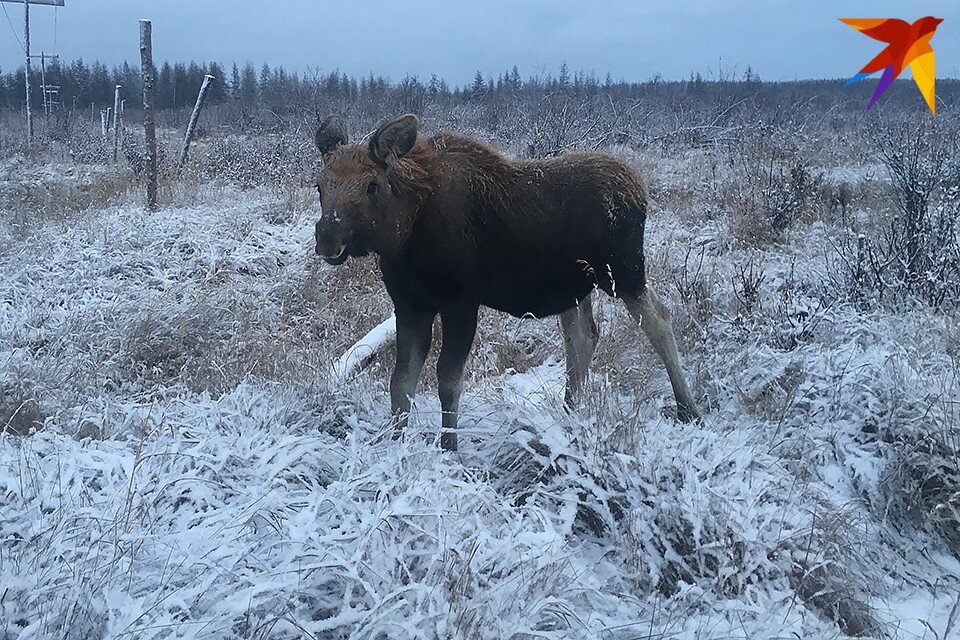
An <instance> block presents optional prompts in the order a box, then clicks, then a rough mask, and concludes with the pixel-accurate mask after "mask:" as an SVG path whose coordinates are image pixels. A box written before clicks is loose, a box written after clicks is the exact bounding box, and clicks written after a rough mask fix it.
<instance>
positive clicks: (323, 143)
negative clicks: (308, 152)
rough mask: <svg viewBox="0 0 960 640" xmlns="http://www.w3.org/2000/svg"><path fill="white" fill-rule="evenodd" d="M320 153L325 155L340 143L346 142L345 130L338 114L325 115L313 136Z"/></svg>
mask: <svg viewBox="0 0 960 640" xmlns="http://www.w3.org/2000/svg"><path fill="white" fill-rule="evenodd" d="M313 140H314V142H316V143H317V149H319V150H320V153H322V154H323V155H327V154H328V153H330V152H331V151H333V150H334V149H336V148H337V147H339V146H340V145H342V144H347V130H346V129H345V128H344V126H343V120H341V119H340V116H338V115H330V116H327V119H326V120H324V121H323V123H322V124H321V125H320V128H319V129H317V133H316V135H314V138H313Z"/></svg>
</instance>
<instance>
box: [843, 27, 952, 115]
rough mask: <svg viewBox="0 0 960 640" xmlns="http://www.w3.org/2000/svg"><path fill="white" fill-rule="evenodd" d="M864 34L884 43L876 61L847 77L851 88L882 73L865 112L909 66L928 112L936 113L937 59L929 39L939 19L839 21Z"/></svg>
mask: <svg viewBox="0 0 960 640" xmlns="http://www.w3.org/2000/svg"><path fill="white" fill-rule="evenodd" d="M840 21H841V22H843V23H844V24H848V25H850V26H851V27H853V28H854V29H856V30H857V31H860V32H862V33H863V34H864V35H867V36H870V37H871V38H873V39H874V40H879V41H880V42H885V43H887V47H886V48H885V49H884V50H883V51H881V52H880V53H879V54H878V55H877V57H876V58H874V59H873V60H871V61H870V62H868V63H867V66H865V67H864V68H863V69H860V72H859V73H858V74H857V75H855V76H853V77H852V78H850V80H848V81H847V84H846V85H844V86H848V87H849V86H850V85H852V84H854V83H856V82H859V81H860V80H863V79H864V78H866V77H867V76H869V75H872V74H874V73H876V72H878V71H883V75H882V76H880V84H878V85H877V90H876V91H874V92H873V97H872V98H870V104H868V105H867V109H869V108H870V107H872V106H873V105H875V104H876V103H877V100H879V99H880V96H882V95H883V93H884V92H885V91H886V90H887V89H889V88H890V85H892V84H893V81H894V80H896V79H897V78H898V77H899V76H900V74H901V73H903V70H904V69H906V68H907V65H909V66H910V72H911V73H912V74H913V81H914V82H916V83H917V87H919V88H920V93H922V94H923V99H924V100H926V101H927V106H928V107H930V112H931V113H934V114H935V113H936V112H937V104H936V75H935V67H936V57H935V56H934V53H933V47H931V46H930V39H931V38H932V37H933V34H934V33H935V32H936V30H937V27H938V26H939V25H940V23H941V22H943V19H942V18H933V17H931V16H927V17H926V18H920V19H919V20H917V21H916V22H914V23H913V24H910V23H908V22H905V21H903V20H897V19H886V18H840Z"/></svg>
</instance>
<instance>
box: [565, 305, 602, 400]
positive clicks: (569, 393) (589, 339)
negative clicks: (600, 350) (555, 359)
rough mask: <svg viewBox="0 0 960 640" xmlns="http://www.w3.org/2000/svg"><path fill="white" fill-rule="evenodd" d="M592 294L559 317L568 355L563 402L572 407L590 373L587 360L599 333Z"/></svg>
mask: <svg viewBox="0 0 960 640" xmlns="http://www.w3.org/2000/svg"><path fill="white" fill-rule="evenodd" d="M592 296H593V294H592V293H590V294H587V297H585V298H584V299H583V300H581V301H580V303H579V304H578V305H577V306H575V307H573V308H571V309H568V310H566V311H564V312H563V313H561V314H560V328H561V329H562V330H563V346H564V348H565V350H566V356H567V366H566V373H567V387H566V391H565V393H564V398H563V399H564V402H565V403H566V405H567V407H568V408H573V406H574V404H575V403H576V401H577V400H578V399H579V397H580V394H581V393H582V392H583V385H584V384H585V383H586V381H587V375H588V374H589V372H590V361H591V360H592V359H593V352H594V351H595V350H596V348H597V340H598V339H599V336H600V331H599V330H598V329H597V323H596V321H595V320H594V319H593V302H592Z"/></svg>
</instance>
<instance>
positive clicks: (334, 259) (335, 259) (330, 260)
mask: <svg viewBox="0 0 960 640" xmlns="http://www.w3.org/2000/svg"><path fill="white" fill-rule="evenodd" d="M320 257H321V258H323V261H324V262H326V263H327V264H332V265H333V266H335V267H336V266H339V265H341V264H343V263H344V262H346V261H347V258H349V257H350V254H349V253H347V245H343V247H341V248H340V253H338V254H337V255H335V256H329V257H328V256H320Z"/></svg>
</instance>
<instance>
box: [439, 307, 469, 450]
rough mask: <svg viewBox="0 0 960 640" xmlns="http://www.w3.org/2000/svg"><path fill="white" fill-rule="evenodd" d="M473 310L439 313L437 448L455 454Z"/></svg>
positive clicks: (461, 309) (462, 309)
mask: <svg viewBox="0 0 960 640" xmlns="http://www.w3.org/2000/svg"><path fill="white" fill-rule="evenodd" d="M477 310H478V309H477V307H476V306H470V307H461V308H456V309H452V310H446V311H441V312H440V321H441V324H442V325H443V346H442V347H441V349H440V358H439V360H437V386H438V390H439V392H440V408H441V409H442V411H443V417H442V418H441V431H440V446H441V447H443V448H444V449H445V450H447V451H456V450H457V431H456V429H457V417H458V414H459V411H460V392H461V391H462V388H463V368H464V365H466V363H467V357H468V356H469V355H470V348H471V347H472V346H473V337H474V335H475V334H476V332H477Z"/></svg>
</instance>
